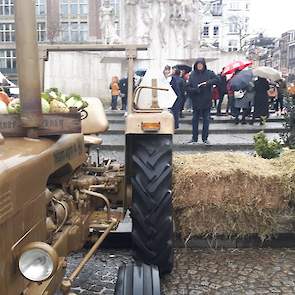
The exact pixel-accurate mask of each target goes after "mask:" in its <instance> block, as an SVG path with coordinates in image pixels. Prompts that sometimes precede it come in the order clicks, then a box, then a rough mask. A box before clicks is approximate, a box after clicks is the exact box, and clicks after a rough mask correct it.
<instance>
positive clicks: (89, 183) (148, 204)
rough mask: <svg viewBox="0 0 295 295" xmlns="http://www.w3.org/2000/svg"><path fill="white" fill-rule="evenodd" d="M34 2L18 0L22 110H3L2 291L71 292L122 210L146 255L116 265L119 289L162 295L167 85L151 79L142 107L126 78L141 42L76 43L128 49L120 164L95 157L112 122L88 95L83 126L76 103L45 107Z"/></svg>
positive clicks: (167, 207)
mask: <svg viewBox="0 0 295 295" xmlns="http://www.w3.org/2000/svg"><path fill="white" fill-rule="evenodd" d="M34 4H35V3H34V1H30V0H16V1H15V14H16V17H15V22H16V50H17V69H18V76H19V88H20V100H21V113H20V115H19V114H14V115H10V114H8V115H0V234H1V243H0V294H1V295H20V294H23V295H45V294H46V295H50V294H55V292H56V291H57V290H59V289H60V290H61V291H62V292H63V294H70V292H71V291H70V290H71V286H72V283H73V281H74V279H75V278H76V277H77V275H78V274H79V273H80V271H81V269H82V268H83V266H84V265H85V264H86V262H87V261H88V260H89V259H90V257H91V256H92V255H93V254H94V253H95V251H96V250H97V248H98V247H99V246H100V245H101V243H102V242H103V240H104V239H105V238H106V237H107V235H108V234H109V233H111V232H114V231H116V228H117V226H118V225H119V223H120V222H121V221H122V220H123V219H124V215H125V213H126V211H127V209H130V212H131V213H130V215H131V217H132V233H131V234H132V240H133V246H134V250H135V253H136V260H137V261H142V262H143V263H144V264H142V265H140V264H139V263H138V264H135V265H128V266H126V267H122V268H120V271H119V275H118V282H117V286H116V294H128V295H132V294H160V291H159V290H160V284H159V277H158V276H157V275H158V270H157V269H159V271H160V274H165V273H169V272H171V270H172V267H173V244H172V234H173V220H172V201H171V176H172V134H173V131H174V122H173V117H172V115H171V114H170V113H169V112H167V111H163V110H161V109H160V108H159V107H158V105H157V92H158V91H165V90H167V89H159V88H157V87H156V83H155V81H153V83H154V84H153V85H154V86H155V87H147V88H151V89H152V93H153V95H152V97H153V99H152V105H151V108H147V109H140V108H139V107H138V105H137V103H136V102H137V99H138V97H139V96H140V91H141V90H142V88H143V87H142V88H141V87H139V88H138V89H137V90H136V91H135V94H134V95H133V89H132V88H133V87H132V85H133V84H132V83H133V62H134V59H135V58H136V52H137V49H143V46H122V45H114V46H107V45H105V46H104V45H93V46H92V47H91V46H88V45H85V47H83V46H82V49H83V50H86V51H88V50H105V51H109V50H115V51H119V50H124V51H126V53H127V58H128V62H129V76H128V82H129V83H128V85H129V88H128V91H129V95H128V97H129V98H130V99H129V104H128V116H127V118H126V163H125V167H124V166H122V165H120V164H118V163H117V162H114V161H103V162H102V163H99V161H98V163H96V164H94V163H93V161H91V159H90V157H89V155H88V152H89V151H90V150H92V149H93V147H95V146H97V145H99V144H101V140H100V139H99V138H98V137H97V135H96V134H99V133H102V132H105V131H106V129H107V127H108V125H107V121H106V117H105V114H104V110H103V106H102V104H101V102H100V101H99V100H98V99H92V100H89V106H88V107H87V109H86V111H87V113H88V117H87V118H86V119H85V120H83V121H82V127H81V114H80V113H79V112H78V111H77V110H73V111H72V112H71V113H66V114H44V115H42V112H41V102H40V73H39V56H38V54H39V52H38V46H37V42H36V25H35V20H36V18H35V9H34V7H35V6H34ZM51 49H52V50H75V49H76V47H75V46H72V47H70V46H69V47H66V48H61V47H58V46H56V47H54V46H53V47H52V48H51ZM131 98H132V99H131ZM133 98H134V99H133ZM114 208H116V210H113V209H114ZM118 208H121V210H119V209H118ZM93 234H95V235H96V236H95V237H96V240H95V242H94V244H93V246H92V248H91V249H90V251H89V252H88V253H87V254H86V255H85V257H84V258H83V259H82V261H81V262H80V264H79V266H78V267H77V268H76V269H75V270H74V271H73V273H72V274H70V275H69V276H68V277H64V276H65V270H66V266H67V263H66V257H67V255H68V254H69V253H70V252H71V251H76V250H79V249H81V248H82V247H83V246H84V244H85V243H86V242H87V241H89V240H90V239H91V240H92V241H93V239H94V237H93ZM132 282H137V283H136V284H133V283H132Z"/></svg>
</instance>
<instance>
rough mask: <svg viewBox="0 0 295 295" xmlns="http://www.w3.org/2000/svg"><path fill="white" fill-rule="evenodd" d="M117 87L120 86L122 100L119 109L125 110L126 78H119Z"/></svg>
mask: <svg viewBox="0 0 295 295" xmlns="http://www.w3.org/2000/svg"><path fill="white" fill-rule="evenodd" d="M119 87H120V95H121V100H122V106H121V110H122V111H126V107H127V95H128V79H127V78H122V79H120V81H119Z"/></svg>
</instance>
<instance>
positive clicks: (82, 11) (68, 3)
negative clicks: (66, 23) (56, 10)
mask: <svg viewBox="0 0 295 295" xmlns="http://www.w3.org/2000/svg"><path fill="white" fill-rule="evenodd" d="M60 5H61V7H60V13H61V15H62V16H63V17H78V16H79V15H80V16H87V14H88V0H61V4H60Z"/></svg>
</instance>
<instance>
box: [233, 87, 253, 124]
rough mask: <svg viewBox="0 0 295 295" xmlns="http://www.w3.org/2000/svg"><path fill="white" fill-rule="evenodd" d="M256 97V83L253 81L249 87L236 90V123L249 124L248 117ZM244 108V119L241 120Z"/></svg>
mask: <svg viewBox="0 0 295 295" xmlns="http://www.w3.org/2000/svg"><path fill="white" fill-rule="evenodd" d="M254 97H255V89H254V83H253V82H252V81H251V82H250V83H249V85H248V86H247V88H246V89H245V90H244V91H242V90H240V91H235V100H234V101H235V105H234V107H235V120H234V122H235V124H236V125H237V124H239V122H241V124H242V125H245V124H247V122H246V117H247V116H249V115H250V114H251V108H252V105H253V101H254ZM241 110H242V120H241V121H240V120H239V116H240V112H241Z"/></svg>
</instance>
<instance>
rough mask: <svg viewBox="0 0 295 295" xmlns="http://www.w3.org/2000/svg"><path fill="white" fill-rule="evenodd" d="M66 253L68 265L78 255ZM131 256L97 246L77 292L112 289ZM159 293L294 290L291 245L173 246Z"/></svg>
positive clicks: (109, 291)
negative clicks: (172, 258) (169, 269)
mask: <svg viewBox="0 0 295 295" xmlns="http://www.w3.org/2000/svg"><path fill="white" fill-rule="evenodd" d="M81 255H82V252H81V253H78V254H74V255H72V256H71V257H70V258H69V267H68V271H70V270H72V269H73V267H74V266H75V265H77V264H78V261H79V260H80V259H81ZM130 261H131V252H130V251H128V250H102V251H100V252H97V254H96V255H95V256H94V257H93V258H92V259H91V260H90V262H89V264H88V265H87V266H86V267H85V269H84V270H83V272H82V273H81V274H80V276H79V277H78V279H77V280H76V282H75V285H74V288H73V291H74V292H75V293H76V294H82V295H95V294H113V292H114V287H115V282H116V275H117V271H118V268H119V266H120V264H121V263H126V262H130ZM161 283H162V295H178V294H182V295H186V294H187V295H195V294H214V295H215V294H216V295H218V294H229V295H231V294H234V295H243V294H245V295H252V294H253V295H254V294H286V295H287V294H290V295H291V294H295V250H290V249H278V250H275V249H245V250H240V249H235V250H230V249H229V250H216V251H215V250H191V249H177V250H176V251H175V267H174V269H173V272H172V274H170V275H168V276H166V277H165V278H163V279H162V280H161Z"/></svg>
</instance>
